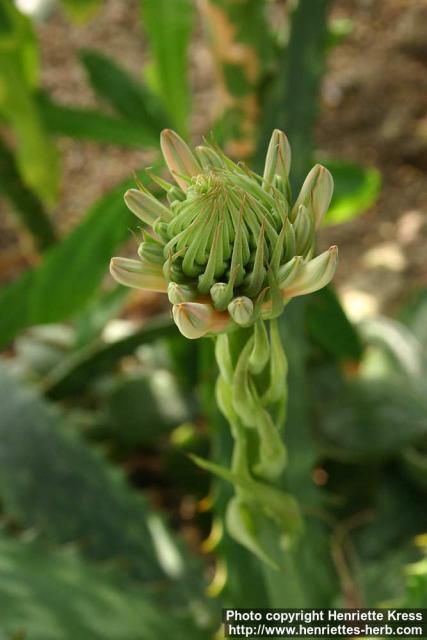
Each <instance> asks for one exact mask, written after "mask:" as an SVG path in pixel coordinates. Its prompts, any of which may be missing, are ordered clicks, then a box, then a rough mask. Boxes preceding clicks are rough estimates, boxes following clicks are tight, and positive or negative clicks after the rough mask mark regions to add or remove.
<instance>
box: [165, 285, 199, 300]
mask: <svg viewBox="0 0 427 640" xmlns="http://www.w3.org/2000/svg"><path fill="white" fill-rule="evenodd" d="M168 298H169V302H170V303H171V304H181V302H191V301H192V300H194V299H195V298H196V292H195V291H194V289H193V288H192V287H189V286H188V285H186V284H177V283H176V282H170V283H169V286H168Z"/></svg>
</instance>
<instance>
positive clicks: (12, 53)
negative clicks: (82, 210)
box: [0, 0, 59, 203]
mask: <svg viewBox="0 0 427 640" xmlns="http://www.w3.org/2000/svg"><path fill="white" fill-rule="evenodd" d="M0 20H2V21H3V25H0V58H1V64H0V114H2V115H3V117H4V118H5V119H6V121H7V123H8V124H9V125H10V127H11V128H12V130H13V132H14V134H15V136H16V141H17V147H16V161H17V165H18V167H19V170H20V172H21V175H22V178H23V180H24V182H25V183H26V184H27V186H28V187H30V188H31V189H33V190H34V191H35V192H36V193H37V195H38V196H39V197H40V198H41V199H42V200H43V201H46V202H48V203H52V202H53V201H54V200H55V198H56V196H57V190H58V183H59V165H58V158H57V153H56V149H55V146H54V145H53V143H52V141H51V140H50V138H49V136H48V135H47V133H46V131H45V128H44V125H43V123H42V120H41V117H40V114H39V111H38V107H37V103H36V100H35V98H34V88H35V84H36V81H37V47H36V43H35V38H34V34H33V30H32V26H31V22H30V20H29V19H28V18H26V17H25V16H24V15H23V14H21V13H20V12H19V11H18V10H17V9H16V7H15V5H14V4H13V2H12V1H11V0H6V1H5V2H4V3H3V8H2V13H1V14H0Z"/></svg>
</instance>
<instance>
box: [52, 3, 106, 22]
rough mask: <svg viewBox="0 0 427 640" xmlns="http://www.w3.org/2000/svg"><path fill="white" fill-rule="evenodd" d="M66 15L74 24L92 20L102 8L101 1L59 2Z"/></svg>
mask: <svg viewBox="0 0 427 640" xmlns="http://www.w3.org/2000/svg"><path fill="white" fill-rule="evenodd" d="M61 2H62V4H63V5H64V7H65V10H66V12H67V13H68V15H69V16H70V17H71V18H72V19H73V20H75V21H76V22H85V21H86V20H89V19H90V18H92V17H93V16H94V15H95V14H96V12H97V11H98V9H99V8H100V7H101V6H102V4H103V0H61Z"/></svg>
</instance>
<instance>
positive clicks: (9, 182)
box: [0, 137, 56, 251]
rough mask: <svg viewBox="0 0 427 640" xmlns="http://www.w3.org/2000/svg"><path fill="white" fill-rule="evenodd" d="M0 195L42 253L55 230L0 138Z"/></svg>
mask: <svg viewBox="0 0 427 640" xmlns="http://www.w3.org/2000/svg"><path fill="white" fill-rule="evenodd" d="M0 193H2V194H4V196H5V197H6V198H7V199H8V200H9V202H10V204H11V206H12V211H13V212H14V213H15V214H16V215H17V217H18V218H19V220H20V221H21V222H22V224H23V225H24V226H25V227H26V228H27V230H28V231H29V232H30V234H31V235H32V236H33V238H34V242H35V244H36V246H37V247H38V249H40V250H41V251H43V250H44V249H46V248H47V247H49V246H50V245H51V244H53V243H54V241H55V235H56V234H55V229H54V227H53V224H52V222H51V220H50V218H49V215H48V213H47V211H46V210H45V208H44V206H43V204H42V203H41V201H40V200H39V198H38V197H37V196H36V195H35V194H34V193H33V192H32V191H31V189H29V188H28V187H27V186H26V185H25V184H24V183H23V182H22V179H21V176H20V175H19V171H18V169H17V167H16V163H15V158H14V156H13V154H12V152H11V151H10V149H9V148H8V147H7V145H6V143H5V142H4V141H3V140H2V138H1V137H0Z"/></svg>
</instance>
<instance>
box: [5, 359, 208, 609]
mask: <svg viewBox="0 0 427 640" xmlns="http://www.w3.org/2000/svg"><path fill="white" fill-rule="evenodd" d="M0 406H1V407H2V412H1V416H0V440H1V442H2V447H1V450H0V499H1V502H2V506H3V512H4V513H5V514H6V515H7V516H8V517H9V518H10V517H13V518H14V519H15V521H16V522H18V523H19V524H20V525H21V526H23V527H34V528H36V529H37V530H39V531H40V532H41V533H42V534H43V535H44V536H45V537H46V538H47V539H49V540H51V541H54V542H57V543H68V542H76V543H77V542H78V543H80V544H81V546H82V550H83V552H84V553H85V554H86V555H87V556H89V557H91V558H97V559H103V560H106V559H108V558H120V559H121V566H122V567H123V568H124V569H125V570H127V571H128V572H129V573H131V574H133V575H134V576H137V577H140V578H143V579H146V580H148V579H149V580H153V579H159V578H161V579H165V578H166V577H167V576H169V577H170V578H171V579H172V578H173V580H178V579H184V576H190V575H193V573H192V572H193V571H195V570H196V569H197V571H196V572H195V573H194V579H195V580H196V582H197V581H198V580H201V578H200V574H199V573H198V563H197V561H196V558H194V559H192V558H191V556H190V555H189V554H188V552H187V551H186V549H185V547H184V545H181V544H180V543H177V542H176V541H175V540H172V538H171V537H170V534H169V533H168V531H167V530H166V528H165V527H164V524H163V522H162V521H160V519H159V517H158V516H155V518H154V514H153V512H152V511H151V510H150V509H149V506H148V504H147V502H146V500H145V499H144V498H143V497H142V496H141V495H139V494H136V493H135V492H133V491H132V490H131V489H130V488H129V487H128V486H127V484H126V481H125V479H124V477H123V476H122V474H121V473H120V472H119V470H115V469H113V468H112V467H111V466H110V465H108V464H107V462H106V461H105V460H104V459H103V458H102V457H101V456H100V455H99V454H97V453H96V452H95V451H94V450H92V449H90V448H89V447H87V446H86V445H85V444H84V442H83V441H82V440H81V438H80V437H79V436H78V434H77V432H76V431H75V430H72V429H70V426H71V425H70V424H69V422H68V423H67V422H66V421H65V420H64V417H63V415H62V414H61V413H60V412H59V411H58V410H57V409H56V408H55V407H53V406H52V405H49V404H48V403H46V402H45V401H44V400H43V399H42V398H41V397H40V396H38V395H37V394H36V393H35V392H34V391H32V390H30V389H28V388H26V387H24V386H23V385H21V384H20V383H19V382H18V381H17V380H16V379H15V378H14V377H13V376H12V375H11V374H10V373H8V372H7V370H6V368H5V366H4V364H1V365H0ZM35 486H36V487H37V491H36V492H35V491H34V487H35ZM153 518H154V519H153ZM153 527H154V529H155V531H157V534H154V532H153V531H154V530H153ZM160 538H161V540H163V542H164V543H162V545H160V540H159V539H160ZM166 541H167V544H166ZM182 554H184V555H182ZM184 556H185V558H184ZM188 588H190V585H189V587H188ZM198 588H202V586H201V584H200V583H199V585H198ZM184 592H185V589H184V588H183V592H182V593H183V597H184V596H185V593H184Z"/></svg>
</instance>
